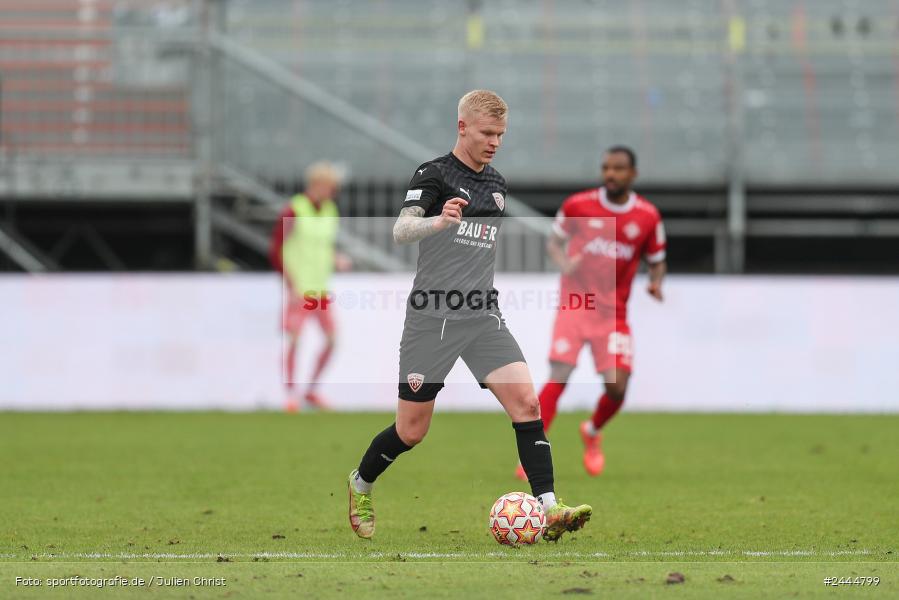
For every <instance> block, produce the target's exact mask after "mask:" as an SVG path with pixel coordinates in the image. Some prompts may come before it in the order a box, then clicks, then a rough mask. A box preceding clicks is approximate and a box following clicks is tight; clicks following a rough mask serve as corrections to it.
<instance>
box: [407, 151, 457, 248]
mask: <svg viewBox="0 0 899 600" xmlns="http://www.w3.org/2000/svg"><path fill="white" fill-rule="evenodd" d="M443 187H444V186H443V180H442V178H441V175H440V171H439V169H437V167H435V166H434V165H432V164H429V163H425V164H423V165H421V166H420V167H419V168H418V169H417V170H416V171H415V175H413V176H412V180H411V181H410V182H409V191H408V192H406V200H405V202H404V203H403V208H402V210H400V215H399V217H398V218H397V220H396V223H394V225H393V240H394V241H395V242H396V243H397V244H411V243H412V242H417V241H419V240H422V239H424V238H426V237H428V236H429V235H432V234H434V233H437V232H438V231H443V230H444V229H446V228H447V227H449V226H451V225H452V224H453V223H456V224H458V223H461V222H462V209H463V208H464V207H465V206H466V205H467V204H468V202H467V201H466V200H464V199H462V198H458V197H456V198H450V199H449V200H447V201H446V203H445V204H444V205H443V209H442V210H441V211H440V214H439V215H434V216H432V217H425V214H426V213H427V212H428V210H429V209H430V208H431V207H432V206H433V205H434V204H435V203H437V202H439V201H440V197H441V195H442V193H443Z"/></svg>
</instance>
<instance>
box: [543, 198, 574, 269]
mask: <svg viewBox="0 0 899 600" xmlns="http://www.w3.org/2000/svg"><path fill="white" fill-rule="evenodd" d="M567 211H568V202H567V201H566V202H565V203H563V204H562V208H560V209H559V212H557V213H556V219H555V221H553V228H552V232H551V233H550V234H549V239H548V240H546V253H547V254H548V255H549V258H550V259H551V260H552V261H553V262H554V263H555V265H556V266H557V267H559V270H560V271H561V272H562V274H563V275H571V274H572V273H574V272H575V271H576V270H577V268H578V266H579V265H580V264H581V260H582V259H583V256H581V255H580V254H576V255H574V256H568V250H567V246H568V238H569V237H570V236H571V234H572V232H573V227H574V224H573V222H572V220H571V219H570V218H568V215H567V214H566V213H567Z"/></svg>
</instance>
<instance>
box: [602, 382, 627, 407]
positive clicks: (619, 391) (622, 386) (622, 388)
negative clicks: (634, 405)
mask: <svg viewBox="0 0 899 600" xmlns="http://www.w3.org/2000/svg"><path fill="white" fill-rule="evenodd" d="M626 391H627V382H626V381H616V382H615V383H607V384H606V395H607V396H608V397H609V400H612V401H614V402H624V394H625V392H626Z"/></svg>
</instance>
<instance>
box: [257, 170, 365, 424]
mask: <svg viewBox="0 0 899 600" xmlns="http://www.w3.org/2000/svg"><path fill="white" fill-rule="evenodd" d="M305 179H306V187H305V189H304V191H303V193H302V194H297V195H296V196H294V197H293V198H291V200H290V202H289V203H288V204H287V206H285V207H284V209H283V210H282V211H281V214H280V215H279V218H278V220H277V222H276V223H275V227H274V230H273V231H272V243H271V255H270V258H271V262H272V265H273V266H274V267H275V268H276V269H277V270H278V271H279V272H280V273H281V274H282V275H283V278H284V291H285V299H284V310H283V327H284V331H285V333H286V334H287V351H286V353H285V355H284V371H283V372H284V383H285V386H286V388H287V390H286V392H287V397H286V400H285V410H287V411H288V412H295V411H297V410H299V408H300V398H301V397H302V398H303V399H305V400H306V402H307V403H308V404H309V405H310V406H313V407H316V408H327V404H326V402H325V401H324V400H323V399H322V397H321V396H320V395H319V394H318V392H317V391H316V387H317V386H318V382H319V379H320V377H321V374H322V371H324V369H325V367H326V366H327V364H328V361H329V360H330V358H331V354H332V353H333V351H334V344H335V339H336V338H335V336H336V328H335V325H334V309H333V306H331V305H330V303H329V296H328V290H329V280H330V278H331V273H332V272H333V270H334V268H335V267H336V268H337V269H338V270H341V271H343V270H348V269H350V268H351V266H352V263H351V261H350V259H349V258H348V257H346V256H344V255H343V254H341V253H339V252H337V251H336V249H335V242H336V239H337V228H338V217H339V213H338V210H337V203H336V202H335V200H334V198H335V197H336V196H337V192H338V191H339V189H340V183H341V179H342V176H341V173H340V171H339V170H338V169H337V168H336V167H335V166H334V165H333V164H331V163H328V162H317V163H315V164H312V165H310V166H309V168H307V169H306V174H305ZM308 318H312V319H315V320H316V321H318V324H319V326H320V327H321V328H322V332H323V333H324V335H325V345H324V347H323V348H322V349H321V351H320V352H319V355H318V358H317V359H316V361H315V367H314V369H313V371H312V376H311V377H310V378H309V385H308V387H307V388H306V391H305V394H301V391H300V390H298V389H296V383H295V379H294V372H295V368H296V354H297V346H298V344H299V337H300V331H301V330H302V328H303V325H304V324H305V322H306V319H308Z"/></svg>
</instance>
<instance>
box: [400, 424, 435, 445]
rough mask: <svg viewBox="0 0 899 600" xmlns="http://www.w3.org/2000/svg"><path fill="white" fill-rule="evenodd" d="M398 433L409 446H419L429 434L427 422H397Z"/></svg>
mask: <svg viewBox="0 0 899 600" xmlns="http://www.w3.org/2000/svg"><path fill="white" fill-rule="evenodd" d="M396 433H397V435H399V436H400V439H401V440H403V443H404V444H406V445H407V446H417V445H418V444H419V443H421V441H422V440H423V439H425V436H426V435H427V434H428V424H427V423H418V422H416V423H397V424H396Z"/></svg>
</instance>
